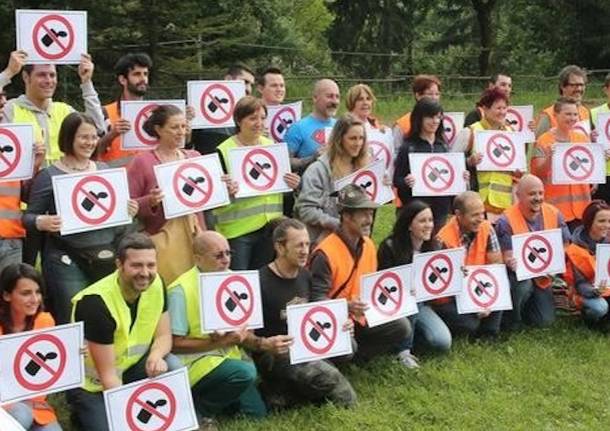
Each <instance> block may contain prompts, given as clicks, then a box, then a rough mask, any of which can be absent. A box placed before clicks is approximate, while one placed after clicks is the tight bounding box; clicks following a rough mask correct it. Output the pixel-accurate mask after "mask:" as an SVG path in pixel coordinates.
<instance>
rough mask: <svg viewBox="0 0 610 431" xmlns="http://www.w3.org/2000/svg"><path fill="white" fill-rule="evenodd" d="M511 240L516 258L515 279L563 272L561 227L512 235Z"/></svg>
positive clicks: (563, 259) (526, 278)
mask: <svg viewBox="0 0 610 431" xmlns="http://www.w3.org/2000/svg"><path fill="white" fill-rule="evenodd" d="M511 241H512V245H513V256H514V257H515V259H516V260H517V268H516V269H517V271H516V275H517V280H519V281H521V280H528V279H531V278H535V277H540V276H543V275H550V274H558V273H563V272H565V254H564V249H563V240H562V236H561V229H551V230H544V231H536V232H530V233H524V234H519V235H513V236H512V238H511Z"/></svg>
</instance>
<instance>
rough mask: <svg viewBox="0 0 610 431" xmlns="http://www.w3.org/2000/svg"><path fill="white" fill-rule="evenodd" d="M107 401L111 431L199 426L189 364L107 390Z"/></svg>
mask: <svg viewBox="0 0 610 431" xmlns="http://www.w3.org/2000/svg"><path fill="white" fill-rule="evenodd" d="M104 404H105V407H106V418H107V420H108V426H109V429H110V431H124V430H130V431H158V430H163V431H187V430H196V429H198V428H199V425H198V424H197V415H196V413H195V407H194V405H193V395H192V393H191V388H190V385H189V377H188V371H187V369H186V368H180V369H179V370H176V371H171V372H168V373H165V374H162V375H160V376H159V377H156V378H153V379H144V380H140V381H138V382H134V383H130V384H128V385H124V386H119V387H118V388H114V389H109V390H107V391H104Z"/></svg>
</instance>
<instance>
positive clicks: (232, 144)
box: [214, 96, 301, 270]
mask: <svg viewBox="0 0 610 431" xmlns="http://www.w3.org/2000/svg"><path fill="white" fill-rule="evenodd" d="M266 115H267V108H266V107H265V105H264V104H263V102H262V100H260V99H257V98H256V97H252V96H246V97H243V98H242V99H240V100H239V102H237V104H236V105H235V110H234V111H233V119H234V120H235V127H236V130H237V134H236V135H234V136H232V137H230V138H229V139H227V140H226V141H224V142H223V143H222V144H220V145H219V146H218V154H219V156H220V159H221V161H222V162H223V163H224V166H225V170H226V171H227V174H228V175H229V176H230V175H231V174H232V173H231V172H230V170H229V151H230V150H231V149H232V148H238V147H249V146H255V145H271V144H273V141H272V140H271V139H269V138H267V137H265V136H263V132H264V130H265V116H266ZM293 127H294V126H293ZM284 181H285V182H286V184H287V185H288V186H289V187H290V188H292V189H296V188H297V187H298V186H299V183H300V181H301V177H299V176H298V175H297V174H295V173H292V172H289V173H287V174H285V175H284ZM282 205H283V196H282V193H272V194H266V195H261V196H251V197H245V198H238V199H234V200H233V201H232V202H231V204H229V205H227V206H224V207H221V208H216V209H215V210H214V215H215V216H216V230H217V231H218V232H220V233H221V234H223V235H224V236H225V237H226V238H227V239H228V240H229V243H230V244H231V249H232V250H233V253H234V254H233V259H232V263H231V269H233V270H241V269H258V268H260V267H261V266H262V265H264V264H265V263H268V262H270V261H271V260H272V259H273V250H272V246H271V244H270V241H269V237H270V230H269V226H268V225H269V222H272V221H273V220H275V219H278V218H280V217H281V216H282Z"/></svg>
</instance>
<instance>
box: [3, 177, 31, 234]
mask: <svg viewBox="0 0 610 431" xmlns="http://www.w3.org/2000/svg"><path fill="white" fill-rule="evenodd" d="M23 237H25V228H24V227H23V223H21V181H7V182H3V183H0V238H3V239H14V238H23Z"/></svg>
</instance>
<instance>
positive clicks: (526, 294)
mask: <svg viewBox="0 0 610 431" xmlns="http://www.w3.org/2000/svg"><path fill="white" fill-rule="evenodd" d="M516 194H517V198H518V202H517V203H516V204H514V205H513V206H512V207H510V208H508V209H506V210H505V211H504V214H503V215H502V216H501V217H500V218H499V219H498V222H497V224H496V227H495V229H496V232H497V234H498V241H499V242H500V248H501V249H502V257H503V260H504V263H505V264H506V268H507V270H508V279H509V281H510V285H511V296H512V300H513V310H512V311H509V312H506V313H505V314H504V319H503V320H504V321H503V326H506V327H507V329H520V328H521V326H522V323H523V322H525V323H528V324H531V325H534V326H548V325H550V324H551V323H553V321H554V320H555V304H554V300H553V289H552V288H551V287H552V285H553V284H554V283H555V280H554V278H556V277H551V276H543V277H538V278H534V279H533V280H523V281H517V276H516V274H515V270H516V267H517V260H516V259H515V257H514V256H513V247H512V242H511V237H512V236H513V235H517V234H521V233H527V232H535V231H539V230H547V229H557V228H560V229H561V233H562V236H563V242H564V244H567V243H568V242H569V241H570V231H569V230H568V227H567V225H566V223H565V221H564V219H563V216H562V215H561V212H559V210H558V209H557V208H555V207H554V206H552V205H550V204H547V203H544V185H543V184H542V181H541V180H540V178H538V177H537V176H535V175H532V174H526V175H524V176H523V177H522V178H521V179H520V180H519V183H518V184H517V190H516Z"/></svg>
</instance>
